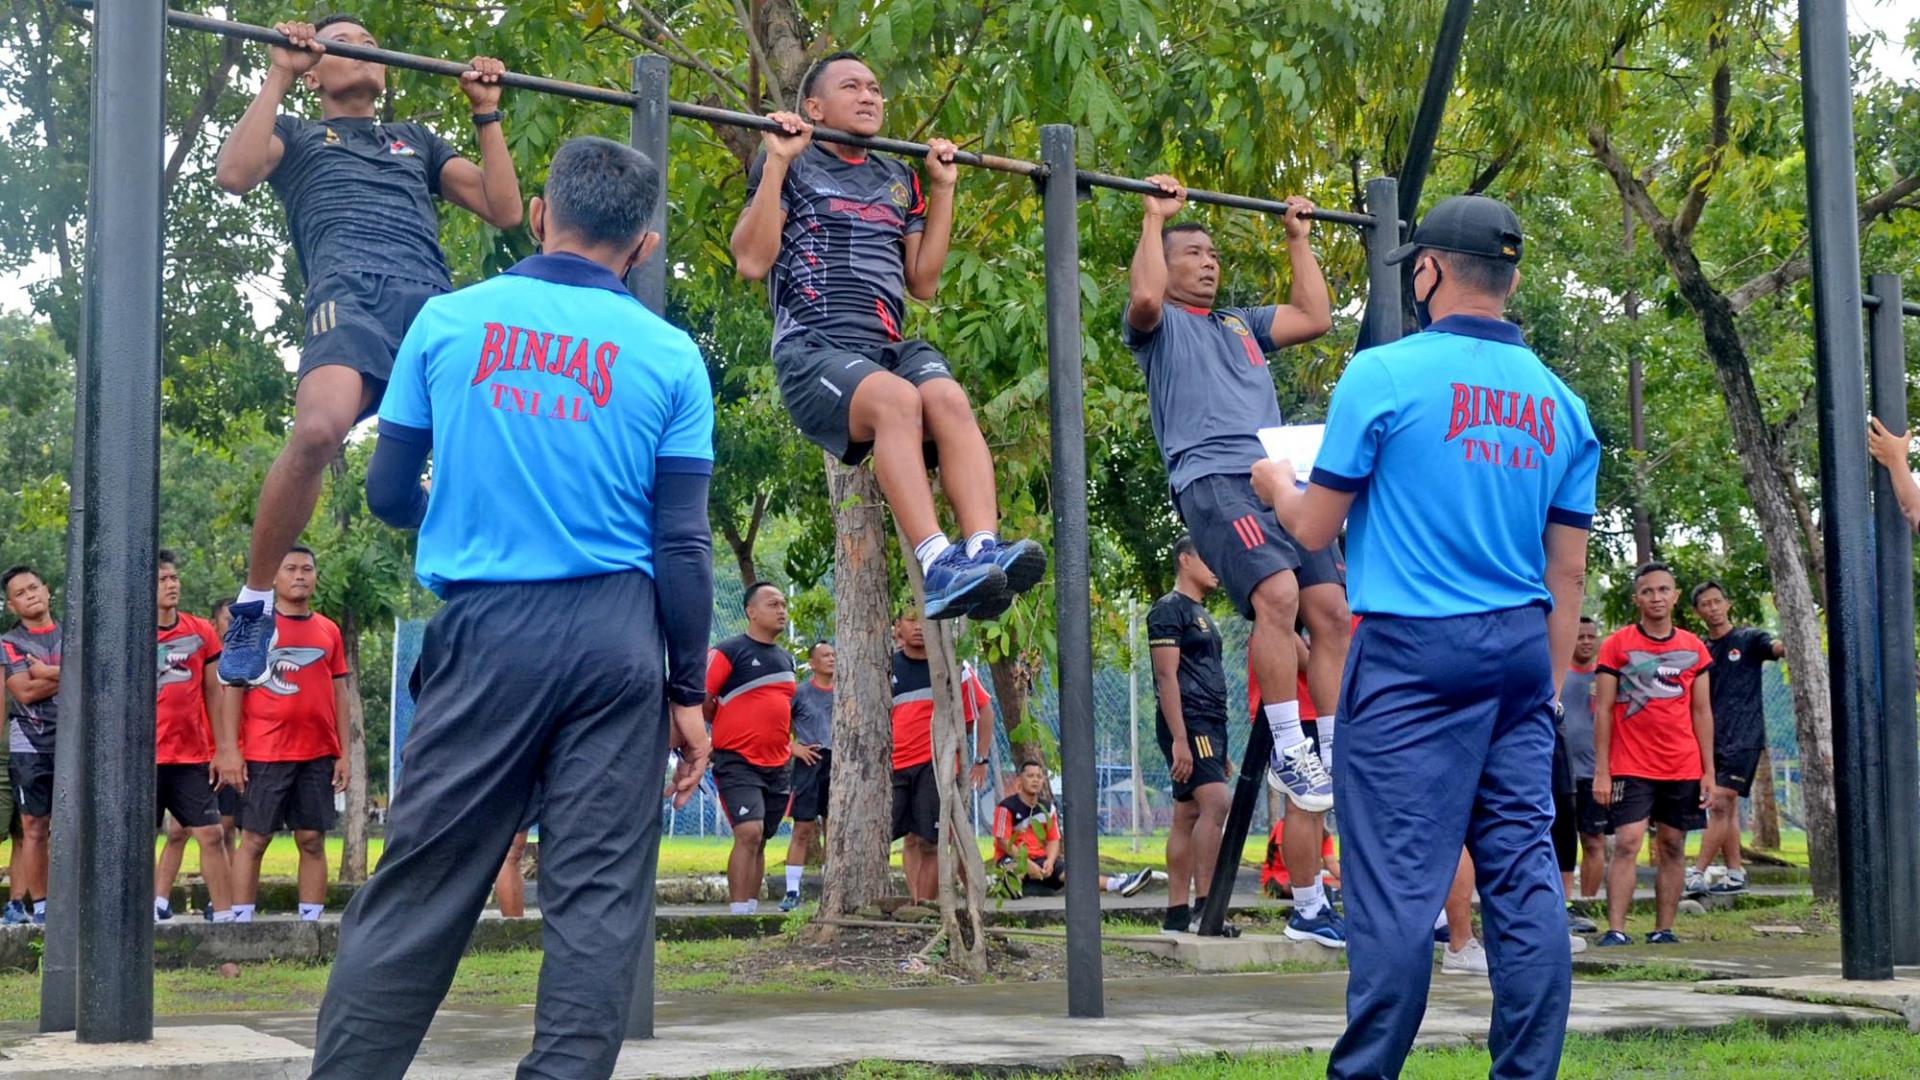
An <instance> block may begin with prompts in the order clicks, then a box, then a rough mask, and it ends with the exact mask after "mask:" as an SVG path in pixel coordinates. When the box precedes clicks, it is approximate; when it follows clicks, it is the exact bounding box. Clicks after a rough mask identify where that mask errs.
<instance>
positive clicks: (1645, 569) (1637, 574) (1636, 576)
mask: <svg viewBox="0 0 1920 1080" xmlns="http://www.w3.org/2000/svg"><path fill="white" fill-rule="evenodd" d="M1648 574H1666V575H1667V576H1668V577H1673V578H1677V577H1678V575H1676V574H1675V573H1674V572H1673V567H1671V566H1668V565H1667V564H1666V563H1663V562H1661V561H1660V560H1658V559H1655V560H1653V561H1652V562H1644V563H1641V564H1640V565H1639V566H1638V567H1636V568H1635V569H1634V571H1633V583H1634V584H1635V585H1639V584H1640V579H1641V578H1643V577H1646V576H1647V575H1648Z"/></svg>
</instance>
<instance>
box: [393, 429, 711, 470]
mask: <svg viewBox="0 0 1920 1080" xmlns="http://www.w3.org/2000/svg"><path fill="white" fill-rule="evenodd" d="M383 423H384V421H383ZM653 471H654V473H655V474H656V475H658V474H660V473H679V474H681V475H683V476H712V475H713V462H712V461H711V460H709V459H707V458H697V457H661V458H655V459H654V461H653Z"/></svg>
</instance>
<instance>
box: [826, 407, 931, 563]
mask: <svg viewBox="0 0 1920 1080" xmlns="http://www.w3.org/2000/svg"><path fill="white" fill-rule="evenodd" d="M847 437H848V438H849V439H851V440H852V441H854V442H871V443H873V478H874V479H875V480H877V481H879V483H880V491H881V493H882V494H883V495H885V496H886V497H887V506H889V507H890V508H892V510H893V516H894V517H895V518H896V519H898V520H899V522H900V531H902V532H904V533H906V534H907V542H908V543H910V544H915V545H917V544H919V543H920V542H921V541H922V540H925V539H926V538H927V537H929V536H932V535H933V534H935V533H937V532H939V531H940V519H939V518H938V517H937V516H935V514H934V512H933V485H931V484H929V483H928V482H927V458H926V454H925V452H924V451H923V450H922V449H921V445H920V444H921V443H922V442H924V441H925V432H924V427H923V425H922V422H921V418H920V393H919V391H917V390H915V389H914V388H913V384H912V383H910V382H908V381H907V380H905V379H903V378H901V377H900V376H898V375H892V374H888V373H886V372H880V373H878V374H874V375H869V376H867V377H866V378H865V379H863V380H861V382H860V385H859V386H858V387H855V388H854V391H853V401H852V402H850V403H849V404H848V406H847Z"/></svg>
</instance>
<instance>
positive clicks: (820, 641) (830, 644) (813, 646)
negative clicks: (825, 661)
mask: <svg viewBox="0 0 1920 1080" xmlns="http://www.w3.org/2000/svg"><path fill="white" fill-rule="evenodd" d="M822 645H825V646H826V647H827V648H829V649H831V648H833V642H831V641H828V640H827V639H826V638H819V639H817V640H816V641H814V643H813V644H811V645H809V646H807V655H808V656H812V655H813V650H815V649H817V648H819V647H820V646H822Z"/></svg>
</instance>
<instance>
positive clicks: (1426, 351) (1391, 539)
mask: <svg viewBox="0 0 1920 1080" xmlns="http://www.w3.org/2000/svg"><path fill="white" fill-rule="evenodd" d="M1599 470H1600V442H1599V440H1598V439H1596V438H1595V437H1594V434H1593V425H1592V424H1591V423H1590V422H1589V421H1588V419H1587V407H1586V404H1585V403H1584V402H1582V401H1581V400H1580V399H1579V397H1577V396H1575V394H1574V393H1573V391H1572V390H1569V389H1568V388H1567V384H1566V383H1563V382H1561V381H1560V379H1559V377H1558V376H1556V375H1554V374H1553V372H1551V371H1548V370H1547V368H1546V365H1544V364H1542V363H1541V362H1540V358H1539V357H1537V356H1535V355H1534V354H1533V350H1531V349H1529V348H1527V346H1526V342H1525V341H1524V340H1523V339H1522V338H1521V336H1520V328H1519V327H1517V326H1514V325H1513V324H1512V323H1509V322H1503V321H1501V320H1498V319H1486V318H1479V317H1476V316H1467V315H1452V316H1448V317H1447V318H1444V319H1440V320H1438V321H1436V322H1435V323H1434V324H1433V325H1432V326H1431V327H1430V328H1428V329H1427V330H1426V331H1425V332H1424V333H1419V334H1414V335H1412V336H1410V337H1405V338H1402V339H1400V340H1399V341H1396V342H1393V343H1392V344H1388V345H1383V346H1380V347H1379V348H1375V349H1368V350H1366V351H1364V352H1362V353H1360V354H1359V355H1357V356H1355V357H1354V358H1353V361H1352V363H1350V364H1348V365H1347V370H1346V371H1345V372H1344V373H1343V374H1342V375H1341V376H1340V382H1339V384H1338V385H1336V386H1335V387H1334V390H1333V401H1332V403H1331V405H1329V407H1328V410H1327V433H1326V440H1325V441H1324V442H1323V443H1322V444H1321V446H1320V454H1319V456H1318V457H1317V458H1315V460H1314V469H1313V482H1314V483H1316V484H1319V485H1321V486H1323V487H1329V488H1333V489H1334V490H1336V491H1347V492H1353V493H1354V495H1355V499H1354V503H1353V509H1352V510H1351V511H1350V512H1349V513H1348V515H1347V546H1346V550H1347V595H1348V600H1349V602H1350V603H1351V604H1352V606H1353V610H1354V611H1356V612H1362V613H1378V614H1384V615H1404V616H1412V617H1418V618H1441V617H1446V616H1453V615H1473V614H1479V613H1482V612H1488V611H1501V610H1504V609H1507V608H1515V607H1522V606H1524V605H1527V604H1534V603H1539V604H1545V605H1548V606H1551V605H1552V603H1553V598H1552V596H1551V594H1549V593H1548V592H1547V587H1546V584H1545V576H1546V574H1545V572H1546V561H1547V557H1546V547H1545V542H1544V539H1543V537H1544V534H1545V532H1546V527H1547V525H1548V524H1549V523H1559V524H1562V525H1570V526H1573V527H1576V528H1581V529H1585V528H1588V527H1589V526H1591V524H1592V522H1593V497H1594V494H1593V493H1594V480H1595V477H1596V476H1597V475H1598V474H1599Z"/></svg>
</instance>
